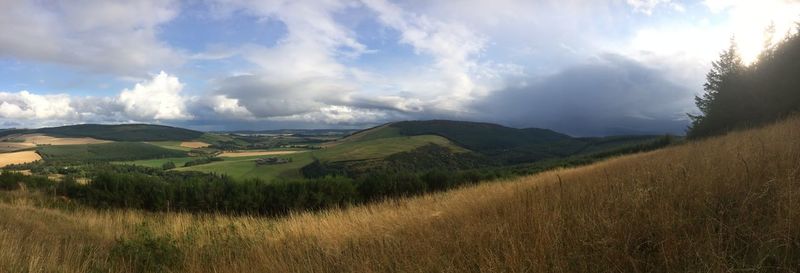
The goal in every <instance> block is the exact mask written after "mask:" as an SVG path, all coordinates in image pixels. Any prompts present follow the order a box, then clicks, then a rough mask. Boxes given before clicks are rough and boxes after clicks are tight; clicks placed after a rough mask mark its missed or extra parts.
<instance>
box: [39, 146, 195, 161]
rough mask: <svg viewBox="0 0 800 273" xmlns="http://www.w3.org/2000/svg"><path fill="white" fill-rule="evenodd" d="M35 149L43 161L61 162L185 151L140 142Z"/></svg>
mask: <svg viewBox="0 0 800 273" xmlns="http://www.w3.org/2000/svg"><path fill="white" fill-rule="evenodd" d="M36 150H37V151H38V152H39V154H40V155H41V156H42V158H43V159H44V160H45V161H50V162H62V163H85V162H99V161H130V160H142V159H156V158H169V157H185V156H186V152H182V151H176V150H171V149H166V148H162V147H159V146H156V145H151V144H147V143H142V142H111V143H101V144H84V145H64V146H40V147H38V148H37V149H36Z"/></svg>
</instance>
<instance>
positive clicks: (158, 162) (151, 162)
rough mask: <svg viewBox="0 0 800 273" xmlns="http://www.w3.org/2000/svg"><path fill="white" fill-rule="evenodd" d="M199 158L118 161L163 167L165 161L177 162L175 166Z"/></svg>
mask: <svg viewBox="0 0 800 273" xmlns="http://www.w3.org/2000/svg"><path fill="white" fill-rule="evenodd" d="M195 159H197V157H169V158H159V159H146V160H135V161H126V162H118V163H119V164H130V165H137V166H144V167H151V168H161V166H163V165H164V163H167V162H172V163H175V166H178V167H180V166H183V164H186V162H189V161H192V160H195Z"/></svg>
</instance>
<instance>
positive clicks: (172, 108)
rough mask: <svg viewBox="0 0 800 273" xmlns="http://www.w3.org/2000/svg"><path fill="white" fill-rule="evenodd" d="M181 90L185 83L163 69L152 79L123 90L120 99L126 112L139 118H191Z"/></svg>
mask: <svg viewBox="0 0 800 273" xmlns="http://www.w3.org/2000/svg"><path fill="white" fill-rule="evenodd" d="M181 90H183V84H182V83H181V82H180V81H179V80H178V78H177V77H174V76H170V75H167V73H165V72H164V71H161V73H159V74H158V75H156V76H155V77H153V79H152V80H151V81H147V82H144V83H137V84H136V86H135V87H134V88H133V89H131V90H129V89H125V90H123V91H122V92H121V93H120V94H119V98H118V101H119V103H120V104H121V105H122V106H123V107H124V112H125V114H127V115H128V116H129V117H132V118H134V119H137V120H171V119H190V118H191V117H192V116H191V115H190V114H189V113H187V112H186V104H185V103H186V99H185V98H184V97H182V96H181Z"/></svg>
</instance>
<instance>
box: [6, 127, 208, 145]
mask: <svg viewBox="0 0 800 273" xmlns="http://www.w3.org/2000/svg"><path fill="white" fill-rule="evenodd" d="M34 133H39V134H46V135H51V136H56V137H91V138H96V139H103V140H113V141H167V140H192V139H197V138H199V137H201V136H203V132H198V131H194V130H189V129H183V128H176V127H170V126H164V125H152V124H117V125H101V124H79V125H70V126H61V127H50V128H40V129H9V130H4V131H0V136H6V135H12V134H34Z"/></svg>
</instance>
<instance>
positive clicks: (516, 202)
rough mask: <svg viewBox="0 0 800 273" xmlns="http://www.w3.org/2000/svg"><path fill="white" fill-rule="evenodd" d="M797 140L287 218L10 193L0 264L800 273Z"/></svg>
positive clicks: (708, 144) (724, 144)
mask: <svg viewBox="0 0 800 273" xmlns="http://www.w3.org/2000/svg"><path fill="white" fill-rule="evenodd" d="M798 140H800V118H793V119H791V120H788V121H784V122H781V123H779V124H775V125H771V126H768V127H765V128H761V129H756V130H750V131H742V132H735V133H730V134H728V135H726V136H723V137H719V138H713V139H707V140H703V141H698V142H691V143H687V144H684V145H681V146H677V147H672V148H667V149H663V150H659V151H653V152H648V153H644V154H636V155H630V156H623V157H618V158H615V159H612V160H608V161H605V162H601V163H597V164H594V165H590V166H586V167H580V168H575V169H564V170H555V171H550V172H546V173H542V174H539V175H534V176H530V177H524V178H520V179H516V180H514V181H508V182H506V183H485V184H482V185H478V186H472V187H468V188H464V189H460V190H455V191H451V192H446V193H439V194H432V195H427V196H422V197H417V198H410V199H399V200H387V201H385V202H381V203H377V204H373V205H367V206H363V207H353V208H344V209H340V210H332V211H328V212H324V213H304V214H298V215H292V216H291V217H286V218H281V219H270V218H258V217H251V216H243V217H235V216H221V215H192V214H181V213H177V214H176V213H141V212H136V211H115V210H109V211H94V210H87V209H81V208H77V209H72V210H59V209H53V208H47V206H48V205H46V204H47V203H46V202H39V201H36V200H40V199H37V198H40V197H36V196H35V195H34V196H31V195H25V193H24V192H12V193H7V192H5V193H4V192H0V193H2V194H3V196H4V198H0V219H4V220H3V221H0V234H2V235H1V236H0V246H1V247H2V248H3V250H4V251H2V252H0V254H1V255H0V268H6V269H10V270H11V271H22V272H26V271H39V272H50V271H66V272H96V271H103V272H105V271H113V272H144V271H146V270H147V269H153V268H155V270H154V271H181V272H244V271H256V272H592V271H613V272H642V271H646V272H734V271H753V272H796V271H798V270H800V264H798V263H797V261H798V260H800V237H798V234H800V212H799V211H798V210H797V200H800V191H798V190H797V181H798V177H800V170H799V169H798V166H800V141H798ZM31 234H36V235H42V236H31ZM44 234H46V236H44ZM156 257H158V258H156ZM143 268H144V269H143Z"/></svg>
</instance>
